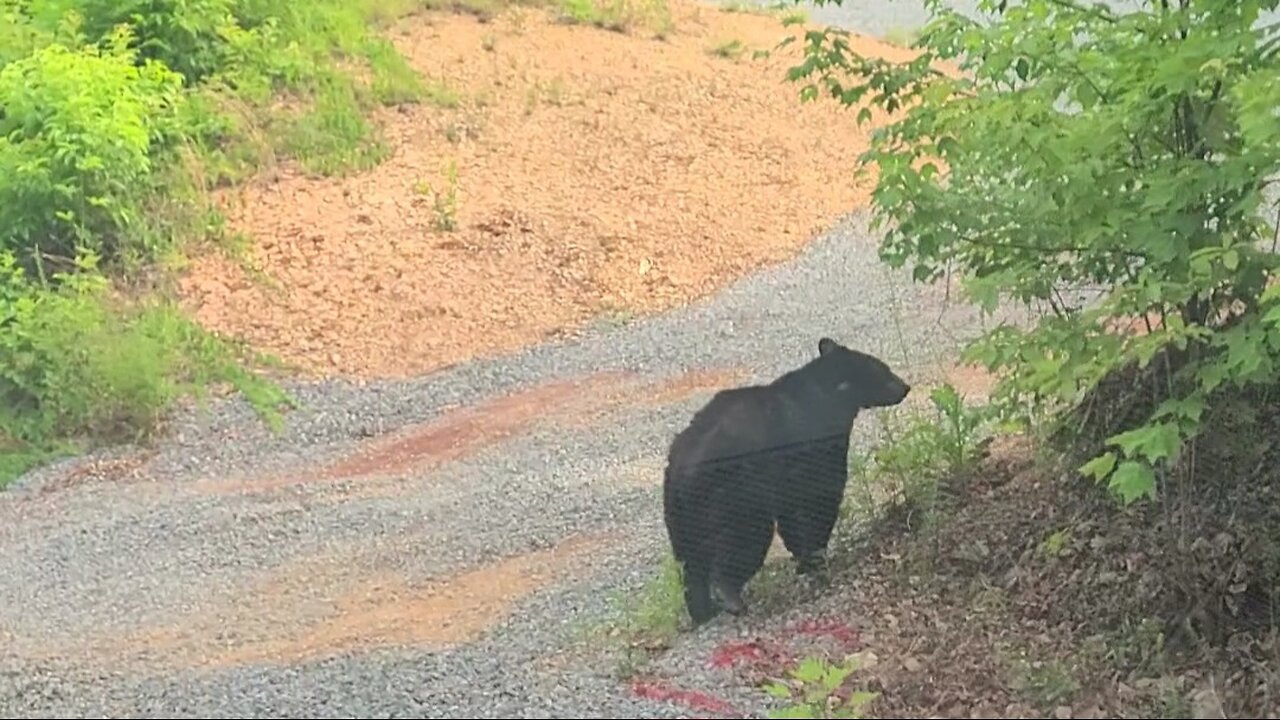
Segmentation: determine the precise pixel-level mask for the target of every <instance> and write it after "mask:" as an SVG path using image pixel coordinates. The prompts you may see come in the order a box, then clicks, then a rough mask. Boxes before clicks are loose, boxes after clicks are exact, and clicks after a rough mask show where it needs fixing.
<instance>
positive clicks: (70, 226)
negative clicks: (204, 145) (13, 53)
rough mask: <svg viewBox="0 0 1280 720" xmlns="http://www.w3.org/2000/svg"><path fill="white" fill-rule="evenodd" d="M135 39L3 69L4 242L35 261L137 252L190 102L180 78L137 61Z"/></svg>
mask: <svg viewBox="0 0 1280 720" xmlns="http://www.w3.org/2000/svg"><path fill="white" fill-rule="evenodd" d="M128 40H129V33H128V31H127V30H125V29H121V31H119V32H117V33H116V34H115V35H113V37H112V42H111V44H110V45H109V46H108V47H107V48H104V49H100V48H97V47H94V46H87V47H84V48H82V49H80V50H72V49H70V48H68V47H66V46H64V45H61V44H52V45H46V46H45V47H43V48H40V49H39V50H37V51H35V52H34V53H32V54H31V55H29V56H27V57H25V58H22V59H20V60H16V61H14V62H12V63H10V64H8V65H6V66H5V67H4V68H3V69H2V70H0V106H3V107H4V114H3V116H0V250H8V251H10V252H13V253H15V254H17V255H18V256H19V257H20V258H21V259H22V260H23V261H24V263H27V264H28V265H29V266H30V267H33V268H38V267H39V266H40V265H41V262H42V260H45V259H47V258H49V257H51V258H53V259H55V260H60V261H61V264H62V265H63V266H64V267H69V263H70V260H71V259H73V258H74V257H76V255H78V254H79V253H80V252H81V251H90V252H93V253H94V254H96V255H101V256H102V257H103V258H104V259H107V260H114V259H116V258H117V257H119V256H120V255H121V254H122V253H125V252H127V250H128V248H127V247H126V245H127V242H128V240H127V237H128V232H129V231H130V230H131V229H132V228H133V227H134V226H136V225H137V224H138V222H139V220H140V217H139V215H140V206H141V203H142V201H143V199H144V197H145V195H146V194H147V193H148V192H149V191H150V189H151V178H152V174H153V172H154V170H155V169H156V165H157V156H158V155H160V154H161V153H162V152H163V149H164V148H165V146H166V144H167V143H169V142H170V141H171V140H172V138H173V137H174V136H175V134H176V133H177V132H178V129H177V128H176V126H175V124H174V122H173V120H174V118H175V116H176V112H177V109H178V108H179V107H180V105H181V102H182V95H181V92H180V90H181V78H180V77H179V76H178V75H176V74H175V73H173V72H172V71H170V70H168V69H166V68H165V67H164V66H163V65H161V64H159V63H155V62H149V61H148V62H144V63H142V65H141V66H137V65H135V64H134V55H133V52H132V51H131V50H129V49H128V47H127V43H128Z"/></svg>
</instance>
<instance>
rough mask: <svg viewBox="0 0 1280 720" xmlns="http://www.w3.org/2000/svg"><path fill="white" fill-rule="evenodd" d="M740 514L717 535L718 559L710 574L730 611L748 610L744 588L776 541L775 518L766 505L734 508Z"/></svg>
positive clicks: (739, 612)
mask: <svg viewBox="0 0 1280 720" xmlns="http://www.w3.org/2000/svg"><path fill="white" fill-rule="evenodd" d="M735 510H737V511H738V512H739V513H741V515H740V516H739V517H735V518H732V520H731V521H730V522H728V523H727V524H726V526H725V530H723V531H722V532H721V533H720V535H719V536H718V538H717V542H716V555H715V557H716V562H715V568H714V569H713V570H712V573H711V583H712V587H713V588H714V589H715V591H716V594H717V595H719V596H720V600H721V602H722V603H723V604H724V607H725V609H726V610H728V611H729V612H731V613H733V614H734V615H741V614H743V613H745V612H746V611H747V604H746V602H745V601H744V600H743V599H742V591H743V589H744V588H745V587H746V585H747V583H748V582H749V581H750V580H751V578H753V577H755V575H756V573H757V572H759V571H760V568H761V567H763V566H764V558H765V555H767V554H768V552H769V544H770V543H771V542H772V541H773V519H772V517H770V514H769V513H768V512H767V508H753V509H751V510H748V509H747V508H745V507H742V506H738V507H737V508H735Z"/></svg>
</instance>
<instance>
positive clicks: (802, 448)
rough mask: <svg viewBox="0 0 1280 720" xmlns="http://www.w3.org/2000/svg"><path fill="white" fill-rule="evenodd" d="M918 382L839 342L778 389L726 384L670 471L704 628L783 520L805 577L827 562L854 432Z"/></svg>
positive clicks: (695, 606)
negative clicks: (864, 415)
mask: <svg viewBox="0 0 1280 720" xmlns="http://www.w3.org/2000/svg"><path fill="white" fill-rule="evenodd" d="M910 391H911V386H910V385H908V384H907V383H906V382H904V381H903V380H902V379H901V378H899V377H898V376H897V375H895V374H894V373H893V371H891V370H890V369H889V367H888V366H887V365H886V364H885V363H884V362H882V361H881V360H880V359H878V358H876V357H874V356H871V355H868V354H866V353H861V352H858V351H856V350H852V349H850V348H847V347H845V346H843V345H841V344H839V343H837V342H836V341H834V340H832V339H831V338H827V337H824V338H822V339H821V340H819V341H818V356H817V357H815V358H814V359H812V360H810V361H809V362H808V363H806V364H805V365H803V366H802V367H800V368H797V369H795V370H792V371H790V372H788V373H786V374H784V375H782V376H781V377H779V378H777V379H776V380H774V381H773V382H771V383H769V384H768V385H752V386H747V387H740V388H733V389H729V390H722V391H720V392H718V393H716V395H715V396H714V397H712V398H711V400H710V401H709V402H708V403H707V404H706V406H704V407H703V408H702V409H701V410H699V411H698V413H697V414H695V415H694V417H693V420H692V421H691V422H690V423H689V426H688V427H687V428H685V429H684V430H683V431H682V432H680V433H679V434H678V435H677V436H676V437H675V439H674V440H673V441H672V443H671V448H670V451H669V452H668V455H667V467H666V471H665V475H664V478H663V505H664V508H663V510H664V515H665V520H666V526H667V535H668V538H669V539H670V541H671V547H672V551H673V553H674V555H675V558H676V560H677V562H678V563H679V564H680V565H681V567H682V569H683V575H684V600H685V606H686V607H687V608H688V610H689V616H690V617H691V618H692V619H693V622H694V624H695V625H701V624H703V623H705V622H707V621H708V620H710V619H712V618H713V617H714V616H715V615H717V614H718V613H719V610H718V608H717V607H716V604H715V602H714V599H713V597H712V592H713V591H714V592H715V593H716V594H717V595H719V597H720V602H721V603H722V605H723V607H724V608H725V609H727V610H728V611H729V612H731V613H733V614H741V613H742V612H744V611H745V609H746V607H745V604H744V603H743V601H742V590H743V588H744V587H745V586H746V584H747V581H749V580H750V579H751V578H752V577H754V576H755V574H756V573H757V572H759V570H760V568H761V567H762V566H763V565H764V558H765V555H766V554H767V553H768V551H769V545H770V544H771V543H772V542H773V532H774V527H775V523H776V527H777V530H778V534H779V535H780V536H781V537H782V540H783V543H784V544H785V546H786V548H787V551H788V552H789V553H790V554H791V555H792V557H793V558H794V559H795V561H796V569H797V572H799V573H805V572H808V571H809V570H810V569H812V568H814V567H816V566H817V565H819V564H820V563H821V560H822V558H823V557H824V555H825V553H826V548H827V543H828V541H829V540H830V538H831V531H832V528H833V527H834V526H835V521H836V517H837V516H838V514H839V510H840V503H841V501H842V499H843V497H844V488H845V484H846V483H847V482H848V477H849V470H848V453H849V434H850V431H851V430H852V429H853V421H854V419H855V418H856V417H857V416H858V413H859V411H861V410H862V409H864V408H872V407H888V406H891V405H897V404H898V403H900V402H902V401H903V400H904V399H905V398H906V397H907V393H909V392H910Z"/></svg>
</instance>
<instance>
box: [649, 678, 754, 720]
mask: <svg viewBox="0 0 1280 720" xmlns="http://www.w3.org/2000/svg"><path fill="white" fill-rule="evenodd" d="M631 692H632V694H634V695H635V696H636V697H639V698H643V699H645V700H655V701H657V702H676V703H679V704H681V705H684V706H685V707H687V708H689V709H691V710H694V711H696V712H702V713H711V714H712V715H716V716H719V717H730V718H740V717H743V714H742V713H741V712H739V711H738V710H736V709H734V707H733V706H732V705H730V704H729V703H728V702H726V701H724V700H721V699H720V698H718V697H715V696H714V695H710V694H708V693H705V692H702V691H700V690H682V689H680V688H677V687H673V686H672V685H671V684H670V683H666V682H661V681H645V680H637V681H635V682H633V683H631ZM695 717H698V716H695Z"/></svg>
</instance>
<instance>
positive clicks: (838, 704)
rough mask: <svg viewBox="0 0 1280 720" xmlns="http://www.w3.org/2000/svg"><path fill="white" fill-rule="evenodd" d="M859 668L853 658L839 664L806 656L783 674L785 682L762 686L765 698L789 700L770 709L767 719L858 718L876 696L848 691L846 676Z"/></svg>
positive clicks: (859, 659) (862, 691) (859, 691)
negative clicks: (783, 705)
mask: <svg viewBox="0 0 1280 720" xmlns="http://www.w3.org/2000/svg"><path fill="white" fill-rule="evenodd" d="M861 666H862V660H861V658H860V657H859V656H857V655H851V656H849V657H847V658H845V661H844V662H843V663H841V664H839V665H836V664H833V663H831V662H829V661H828V660H825V659H821V658H816V657H807V658H805V659H804V660H802V661H801V662H800V663H799V664H798V665H796V666H795V667H793V668H791V669H789V670H788V671H787V678H786V679H785V680H775V681H772V682H769V683H767V684H765V685H764V691H765V692H766V693H768V694H769V695H771V696H773V697H776V698H779V699H782V700H789V701H792V704H791V705H787V706H785V707H782V708H779V709H776V710H772V711H770V713H769V717H771V718H861V717H865V716H864V715H863V713H864V711H865V709H866V707H867V706H868V705H870V704H871V703H872V702H874V701H875V699H876V698H877V697H879V695H880V694H879V693H876V692H870V691H866V690H852V689H850V688H849V687H847V685H846V681H847V680H848V678H849V676H850V675H851V674H853V672H854V671H855V670H857V669H858V668H860V667H861Z"/></svg>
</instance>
